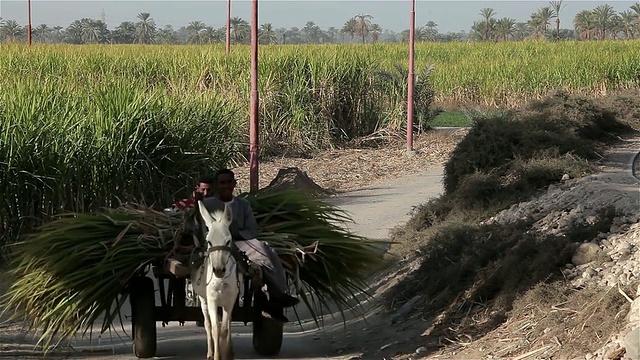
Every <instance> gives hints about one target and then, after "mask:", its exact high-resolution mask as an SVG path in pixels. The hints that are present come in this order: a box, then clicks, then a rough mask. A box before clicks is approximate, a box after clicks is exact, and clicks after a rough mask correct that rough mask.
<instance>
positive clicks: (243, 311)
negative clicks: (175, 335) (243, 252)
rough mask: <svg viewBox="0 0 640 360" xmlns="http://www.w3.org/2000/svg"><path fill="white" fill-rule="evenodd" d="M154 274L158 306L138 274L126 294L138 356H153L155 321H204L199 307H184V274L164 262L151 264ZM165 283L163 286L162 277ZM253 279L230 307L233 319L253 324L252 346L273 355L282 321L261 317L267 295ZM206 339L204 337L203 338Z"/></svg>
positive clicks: (151, 283) (149, 281) (279, 343)
mask: <svg viewBox="0 0 640 360" xmlns="http://www.w3.org/2000/svg"><path fill="white" fill-rule="evenodd" d="M152 270H153V273H154V275H155V277H156V278H157V279H158V284H159V289H158V291H159V293H160V299H161V300H160V302H161V303H160V306H157V305H156V295H155V291H156V289H155V285H154V281H153V279H151V278H150V277H148V276H146V275H145V274H140V275H139V276H136V277H134V278H133V279H132V280H131V282H130V283H129V285H130V287H129V295H130V303H131V316H132V337H133V353H134V354H135V356H136V357H138V358H150V357H154V356H156V342H157V340H156V323H157V322H162V324H163V325H164V324H167V323H169V322H170V321H178V322H180V323H181V324H184V323H185V322H187V321H195V322H200V323H203V321H204V316H203V314H202V309H201V308H200V307H199V306H187V304H186V300H187V294H186V284H187V281H188V279H187V277H184V276H176V275H175V274H174V273H172V272H171V270H170V269H169V267H168V266H167V265H166V264H154V265H153V266H152ZM167 279H168V286H166V287H165V280H167ZM252 281H253V280H252V279H251V278H247V279H245V282H244V297H243V299H242V301H240V299H238V301H236V306H235V307H234V309H233V312H232V317H231V320H232V321H233V322H244V323H245V325H246V324H247V323H252V327H253V348H254V350H255V351H256V352H257V353H258V354H259V355H261V356H274V355H277V354H278V353H279V352H280V348H281V347H282V338H283V323H282V322H281V321H279V320H275V319H271V318H267V317H264V316H263V315H262V310H261V309H262V308H263V307H262V304H264V303H265V302H266V300H267V299H266V296H265V295H264V293H262V291H260V290H259V289H258V288H257V287H255V286H253V284H252ZM202 340H203V341H206V340H205V338H203V339H202Z"/></svg>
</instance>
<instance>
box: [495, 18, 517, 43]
mask: <svg viewBox="0 0 640 360" xmlns="http://www.w3.org/2000/svg"><path fill="white" fill-rule="evenodd" d="M515 28H516V20H515V19H512V18H509V17H505V18H502V19H500V20H498V21H497V22H496V35H498V36H500V37H501V38H502V40H504V41H508V40H509V37H511V36H513V33H514V31H515Z"/></svg>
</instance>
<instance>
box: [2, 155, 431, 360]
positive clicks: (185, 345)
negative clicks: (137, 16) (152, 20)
mask: <svg viewBox="0 0 640 360" xmlns="http://www.w3.org/2000/svg"><path fill="white" fill-rule="evenodd" d="M441 179H442V168H441V167H434V168H432V169H427V170H425V172H423V173H421V174H416V175H411V176H406V177H401V178H398V179H394V180H392V181H389V182H385V183H381V184H378V185H376V186H373V187H369V188H364V189H360V190H356V191H351V192H348V193H344V194H341V195H339V196H337V197H334V198H331V199H329V200H328V201H329V202H330V203H332V204H335V205H337V206H339V207H340V208H342V209H344V210H345V211H346V212H347V213H348V214H349V215H350V216H351V217H352V218H353V220H354V222H355V223H354V224H350V225H348V227H349V229H350V230H352V231H353V232H354V233H356V234H359V235H362V236H366V237H371V238H376V239H384V238H387V237H388V234H389V230H391V229H392V228H394V227H395V226H397V225H401V224H403V223H404V222H406V221H407V220H408V219H409V216H410V212H411V211H412V209H413V207H415V206H417V205H420V204H422V203H424V202H426V201H427V200H429V199H430V198H433V197H435V196H438V195H439V194H440V193H441V191H442V183H441ZM302 306H304V305H302ZM300 310H301V312H302V310H303V309H300ZM123 313H124V314H127V309H123ZM288 315H289V316H290V318H295V315H293V314H288ZM303 318H304V317H303ZM125 329H126V330H127V332H129V329H130V324H129V323H125ZM342 329H343V324H342V320H341V318H340V317H336V318H335V319H328V320H326V322H325V326H324V328H323V329H317V328H316V327H315V325H314V324H313V323H311V322H306V323H303V324H302V328H301V324H299V323H290V324H288V325H287V327H286V328H285V332H286V334H285V339H284V343H283V346H282V351H281V353H280V355H279V356H278V357H277V358H278V359H285V360H286V359H291V360H292V359H327V358H329V357H330V356H333V355H336V354H337V352H338V349H337V348H336V346H337V345H335V344H334V342H333V335H332V333H333V332H334V331H336V330H340V332H337V334H340V333H341V331H342ZM233 332H234V337H233V341H234V349H235V353H236V358H237V359H259V357H257V355H256V354H255V353H254V352H253V349H252V345H251V324H248V326H244V324H235V325H234V328H233ZM119 335H120V336H121V337H122V338H121V339H119V338H118V336H117V335H111V337H110V336H109V334H105V335H103V336H102V339H100V340H95V338H94V340H93V341H92V343H88V341H87V340H86V339H79V340H78V342H77V344H76V345H75V346H74V348H75V349H76V350H77V352H76V353H73V354H71V355H70V356H69V355H66V356H60V355H58V356H51V357H48V358H49V359H61V358H73V359H86V360H89V359H93V360H107V359H109V360H111V359H113V360H125V359H136V358H135V357H134V356H133V355H132V345H131V341H130V340H129V339H128V337H127V335H126V334H124V333H122V330H121V331H120V334H119ZM338 336H339V335H338ZM23 343H24V351H22V352H21V354H22V356H19V357H18V356H16V355H18V354H16V353H14V355H13V356H12V358H16V359H18V358H19V359H27V358H33V359H35V358H36V357H32V356H29V355H30V354H32V352H31V351H30V349H31V345H29V344H28V342H27V341H23ZM0 349H1V347H0ZM4 354H5V355H3V352H2V351H0V358H7V357H6V356H7V355H8V354H7V353H4ZM157 355H158V357H157V359H183V360H190V359H204V358H205V356H206V341H205V332H204V329H203V328H200V327H197V326H195V324H194V323H187V324H185V326H179V325H178V324H176V323H170V324H169V325H168V326H166V327H164V328H163V327H161V326H160V324H158V352H157ZM38 358H39V359H42V357H38Z"/></svg>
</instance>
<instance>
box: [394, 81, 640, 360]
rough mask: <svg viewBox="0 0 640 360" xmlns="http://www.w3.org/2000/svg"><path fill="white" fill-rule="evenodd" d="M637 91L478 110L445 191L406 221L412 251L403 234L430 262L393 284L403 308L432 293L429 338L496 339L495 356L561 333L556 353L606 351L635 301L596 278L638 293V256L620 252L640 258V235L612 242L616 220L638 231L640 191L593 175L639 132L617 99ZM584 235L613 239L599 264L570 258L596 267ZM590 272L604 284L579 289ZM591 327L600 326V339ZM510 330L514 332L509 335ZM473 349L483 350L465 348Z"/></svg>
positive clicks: (423, 310) (455, 341)
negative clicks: (581, 251) (639, 247)
mask: <svg viewBox="0 0 640 360" xmlns="http://www.w3.org/2000/svg"><path fill="white" fill-rule="evenodd" d="M634 98H635V100H634V101H633V100H632V99H634ZM638 99H639V98H638V97H637V94H635V93H634V94H631V95H629V96H628V97H627V96H625V97H623V98H619V97H610V98H607V99H600V100H589V99H586V98H583V97H578V96H569V95H567V94H565V93H557V94H555V95H554V96H551V97H549V98H546V99H543V100H542V101H536V102H532V103H530V104H528V105H527V106H526V107H525V108H523V109H522V110H518V111H514V112H509V113H504V114H501V115H498V116H495V117H487V118H482V119H477V120H476V124H475V125H474V127H473V128H472V129H470V131H469V134H468V135H467V136H466V137H465V139H463V140H462V141H461V142H460V143H459V144H458V147H457V148H456V149H455V150H454V151H453V154H452V157H451V159H450V160H449V162H448V163H447V164H446V166H445V180H444V182H445V188H446V192H445V194H444V195H443V196H441V197H440V198H438V199H434V200H432V201H430V202H428V203H427V204H425V205H423V206H422V207H421V208H419V209H418V210H417V211H416V213H415V215H414V217H413V218H412V220H411V221H410V222H409V223H408V226H407V227H406V228H403V229H397V230H396V232H395V237H394V239H395V240H396V241H398V242H399V243H400V244H399V245H397V246H396V249H395V250H394V249H393V247H392V250H391V251H392V252H394V251H395V252H396V253H397V254H399V255H402V254H404V255H411V253H408V252H407V251H414V250H412V247H411V246H406V245H405V248H408V250H403V248H402V246H403V245H402V243H407V242H414V243H415V242H418V243H421V244H422V246H421V247H420V248H419V249H418V250H417V252H418V255H415V254H413V255H411V256H418V257H419V258H421V259H422V262H421V266H420V267H419V268H418V269H416V270H415V272H413V273H412V274H411V275H409V276H408V277H407V278H406V279H404V280H403V281H402V282H400V283H399V284H398V285H396V286H395V287H394V288H393V289H392V291H391V292H390V294H389V295H388V297H387V304H388V306H390V309H398V308H399V307H400V306H402V305H404V304H405V303H407V302H408V301H409V300H410V299H414V298H416V297H417V296H418V295H421V298H420V299H421V300H420V301H419V302H418V303H416V304H415V305H414V311H415V312H418V313H420V315H421V316H422V318H423V319H425V321H427V322H428V323H429V324H432V327H431V329H429V330H428V332H427V333H428V334H429V335H430V337H429V338H428V339H440V342H438V341H435V342H433V341H430V340H426V342H427V344H426V346H427V347H429V351H437V350H438V349H440V348H441V347H444V346H445V345H452V347H453V348H454V349H455V350H456V351H459V350H460V349H462V348H464V347H466V346H468V345H470V342H471V341H472V340H478V339H487V340H486V341H483V342H482V346H484V351H485V353H484V355H483V356H489V357H488V358H491V356H498V357H503V356H515V355H518V354H524V353H526V352H528V351H530V350H537V347H542V345H540V344H541V342H540V341H542V342H545V341H551V342H552V343H553V344H552V345H551V346H549V347H547V348H545V349H543V350H548V351H547V352H546V353H545V354H547V355H549V354H553V353H556V356H557V355H558V354H560V355H559V356H560V357H562V358H565V356H567V357H572V356H576V355H580V354H584V353H586V352H593V351H596V350H597V349H598V348H599V347H600V346H602V345H603V344H604V343H605V342H606V341H607V339H608V338H609V336H611V335H612V334H614V333H615V332H616V331H617V330H618V329H619V326H620V325H621V324H623V322H624V315H625V314H626V312H625V311H628V310H629V307H628V305H629V304H628V303H627V300H626V299H625V298H624V297H623V296H622V295H621V294H620V293H619V292H618V291H617V289H615V288H614V291H601V290H598V289H597V284H598V283H599V284H600V285H604V286H605V288H606V287H607V286H610V285H611V284H613V283H615V284H616V286H617V285H619V286H621V287H622V288H623V291H626V293H629V294H632V293H635V287H637V285H638V284H640V274H636V273H637V271H638V269H636V267H635V266H623V265H624V264H623V263H620V264H618V265H619V266H618V265H615V264H614V263H615V262H616V261H619V260H620V259H621V258H623V259H633V258H635V256H636V255H635V254H636V252H635V250H634V249H635V247H634V246H635V245H633V244H631V245H629V244H628V243H627V242H621V240H615V239H613V238H610V239H608V240H607V241H608V244H609V246H608V247H605V245H604V244H606V243H607V242H606V241H605V240H606V239H607V238H608V237H609V235H608V234H610V232H612V231H617V230H616V229H621V228H623V229H622V230H624V231H627V230H629V229H630V226H631V225H630V224H633V223H636V222H637V221H638V217H637V199H636V198H635V197H634V194H635V193H634V192H633V189H632V188H630V189H627V190H625V191H626V192H625V191H620V190H619V189H609V188H608V187H607V183H606V181H605V180H597V179H596V180H594V179H591V177H589V176H587V175H589V174H591V173H593V172H595V171H596V170H597V168H596V163H597V162H598V161H600V160H601V156H599V154H601V153H602V152H603V149H604V147H606V146H612V145H614V144H617V143H618V142H619V139H620V138H619V137H621V136H627V135H629V134H634V135H635V136H637V135H638V131H639V130H640V126H638V125H639V124H638V120H637V118H635V117H633V116H629V117H627V116H628V114H629V113H630V112H633V111H632V109H630V108H615V107H613V106H611V104H620V103H623V102H626V103H628V104H634V105H633V106H634V107H635V106H638V105H639V102H640V100H638ZM565 174H566V176H565ZM605 176H606V174H605ZM563 178H564V179H565V180H566V179H573V178H579V180H570V181H565V180H563ZM545 191H548V192H546V193H545ZM635 191H636V192H637V189H636V190H635ZM541 193H543V194H545V195H544V196H543V197H540V198H538V196H539V195H540V194H541ZM636 196H637V194H636ZM603 203H604V205H603ZM611 234H612V233H611ZM612 236H613V235H612ZM583 242H587V243H589V242H594V243H597V244H598V245H602V247H605V248H606V251H607V252H606V253H604V254H603V251H601V252H600V253H599V255H603V256H601V258H599V260H600V262H598V264H601V266H600V269H599V270H598V269H595V268H594V269H590V267H589V266H588V267H586V268H587V269H589V270H568V269H576V268H579V269H582V268H585V266H577V265H575V264H574V262H573V261H572V260H574V259H573V258H574V254H575V253H576V250H577V249H578V248H579V246H580V244H582V243H583ZM614 243H615V244H614ZM623 246H624V248H623ZM604 255H606V256H604ZM605 257H607V259H608V260H607V259H604V258H605ZM612 262H614V263H612ZM632 262H633V261H632ZM591 265H593V264H591ZM596 267H598V266H596ZM567 275H569V278H570V279H571V280H572V281H573V282H574V284H571V283H570V282H567V280H566V279H565V276H567ZM589 277H593V278H594V279H596V280H597V281H594V285H595V286H594V288H595V289H596V290H593V289H590V290H589V291H584V292H580V291H577V290H576V287H577V289H580V286H583V285H584V281H583V280H581V279H586V278H589ZM622 278H624V281H621V280H620V279H622ZM581 281H582V284H580V282H581ZM630 289H631V290H630ZM594 293H600V294H601V295H603V294H606V296H598V297H597V298H594V296H595V295H594ZM537 296H542V298H540V299H537V300H536V297H537ZM598 299H600V300H598ZM565 301H567V302H565ZM542 303H544V304H547V303H550V305H549V307H550V306H551V305H554V306H556V307H561V308H563V309H564V308H567V309H569V310H567V311H566V312H564V311H562V309H560V310H557V311H556V312H557V314H555V315H552V316H547V313H544V314H543V313H541V312H540V311H542V310H541V309H546V308H547V307H545V305H544V304H542ZM391 306H392V307H391ZM581 306H582V309H581ZM625 309H626V310H625ZM539 310H540V311H539ZM582 310H584V311H582ZM587 310H588V311H587ZM572 311H579V312H580V314H581V315H577V314H578V313H577V312H572ZM592 314H598V316H593V315H592ZM563 321H566V323H565V324H564V325H563ZM518 324H519V325H518ZM527 324H529V325H527ZM516 325H518V326H520V328H518V327H517V326H516ZM513 326H516V327H513ZM527 326H530V327H529V328H527ZM585 327H586V328H587V329H592V330H594V331H595V329H599V330H597V337H598V338H599V339H600V340H598V341H594V338H593V337H594V336H596V335H594V333H593V331H589V330H587V331H585ZM546 328H548V329H547V330H545V329H546ZM560 329H564V330H567V329H573V330H571V331H568V330H567V331H565V332H562V331H561V330H560ZM556 330H558V331H560V332H558V331H556ZM554 336H556V338H554ZM502 338H505V339H510V340H511V341H510V342H508V343H501V342H500V341H498V339H502ZM557 342H559V343H561V344H564V345H565V346H563V347H559V346H558V347H556V345H555V344H556V343H557ZM545 344H549V343H548V342H546V343H545ZM414 345H415V344H414ZM538 345H539V346H538ZM479 346H481V345H478V346H476V347H474V349H476V350H478V347H479ZM572 346H573V347H572ZM415 347H416V346H414V349H415ZM560 349H561V350H562V351H565V352H564V353H557V352H558V351H560ZM412 350H413V349H412ZM465 354H466V356H471V355H470V354H473V353H463V354H462V355H460V356H463V357H464V356H465ZM541 354H542V353H541ZM474 355H475V356H477V355H478V354H477V353H475V354H474ZM536 356H542V355H540V354H537V355H536Z"/></svg>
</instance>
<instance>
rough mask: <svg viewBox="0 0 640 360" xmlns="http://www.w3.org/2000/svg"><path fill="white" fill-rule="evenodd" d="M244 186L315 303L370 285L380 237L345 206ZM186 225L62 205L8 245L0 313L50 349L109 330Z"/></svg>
mask: <svg viewBox="0 0 640 360" xmlns="http://www.w3.org/2000/svg"><path fill="white" fill-rule="evenodd" d="M241 196H243V197H245V198H246V199H248V200H249V201H250V202H251V204H252V206H253V208H254V212H255V213H256V219H257V221H258V223H259V226H260V235H259V237H260V239H261V240H265V241H268V242H269V243H270V244H271V245H272V246H273V247H274V248H275V249H276V251H277V252H278V254H279V255H280V258H281V259H282V261H283V263H284V264H285V267H286V269H287V270H288V271H289V273H290V274H293V275H294V276H293V278H294V279H295V283H296V284H297V285H298V292H299V294H300V295H301V297H302V298H303V300H304V302H305V303H306V305H307V306H308V307H309V309H310V310H311V311H312V313H313V311H314V308H316V307H317V306H318V305H320V306H321V307H326V306H328V305H329V303H334V304H338V307H339V309H340V310H341V311H342V310H343V309H344V307H346V306H348V305H349V303H350V301H351V299H353V298H354V297H355V295H357V294H360V293H363V292H365V290H366V277H367V274H368V270H370V269H372V268H375V267H376V266H377V265H378V264H380V262H381V261H382V259H381V255H380V250H379V247H378V246H377V243H378V241H376V240H370V239H366V238H363V237H360V236H357V235H355V234H353V233H351V232H349V231H348V230H346V229H345V227H344V225H345V223H346V222H348V221H350V218H349V217H348V215H347V214H345V213H344V212H342V211H341V210H340V209H338V208H336V207H334V206H332V205H329V204H327V203H325V202H323V201H322V200H319V199H317V198H312V197H310V196H308V195H306V194H305V193H303V192H300V191H297V190H287V191H283V192H278V193H271V194H263V195H261V194H260V193H257V194H253V193H252V194H243V195H241ZM183 225H184V217H183V216H174V215H169V214H166V213H164V212H161V211H155V210H153V209H151V208H148V207H146V206H143V205H122V206H120V207H118V208H115V209H105V210H104V211H102V212H98V213H93V214H81V213H67V214H62V215H60V216H58V217H56V218H55V219H53V220H51V221H49V222H47V223H45V224H44V225H42V226H41V227H40V228H38V229H37V230H36V231H35V232H33V233H31V234H28V235H26V236H25V237H24V239H23V240H22V241H20V242H18V243H16V244H14V245H12V246H11V247H10V249H9V252H10V256H11V262H10V264H9V265H10V269H9V272H8V273H7V274H6V275H8V276H9V277H10V278H11V281H13V284H12V285H11V287H10V288H9V290H8V292H7V293H6V294H5V295H4V296H2V298H1V299H0V306H1V307H2V308H3V313H9V314H10V315H11V319H13V320H20V321H23V322H25V324H26V327H27V328H28V329H29V330H32V331H39V332H40V333H41V335H40V338H39V341H38V344H39V345H41V346H42V347H43V348H44V349H45V350H49V349H52V348H54V347H56V346H58V345H59V344H60V343H62V342H65V343H66V342H70V341H72V340H73V337H74V336H76V335H77V334H78V333H82V335H83V336H85V335H86V333H87V332H89V336H91V334H92V330H93V329H94V324H100V323H101V325H100V326H101V327H100V333H104V332H106V331H107V330H111V329H112V328H115V326H114V325H115V321H116V319H118V320H120V322H121V323H122V314H120V306H121V305H122V304H123V303H124V301H126V299H127V298H128V294H129V292H128V284H129V281H130V279H131V278H132V277H134V276H138V275H140V274H144V273H145V271H147V269H148V265H149V264H152V263H156V264H157V263H160V264H161V263H162V262H163V261H164V260H165V259H166V258H167V257H168V256H169V255H170V254H172V253H173V251H175V249H176V247H175V245H176V243H175V241H174V240H175V239H176V238H177V237H178V236H179V235H180V233H181V232H182V231H184V226H183ZM310 299H313V301H311V300H310ZM101 317H102V321H100V320H99V319H100V318H101ZM314 318H315V315H314Z"/></svg>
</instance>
